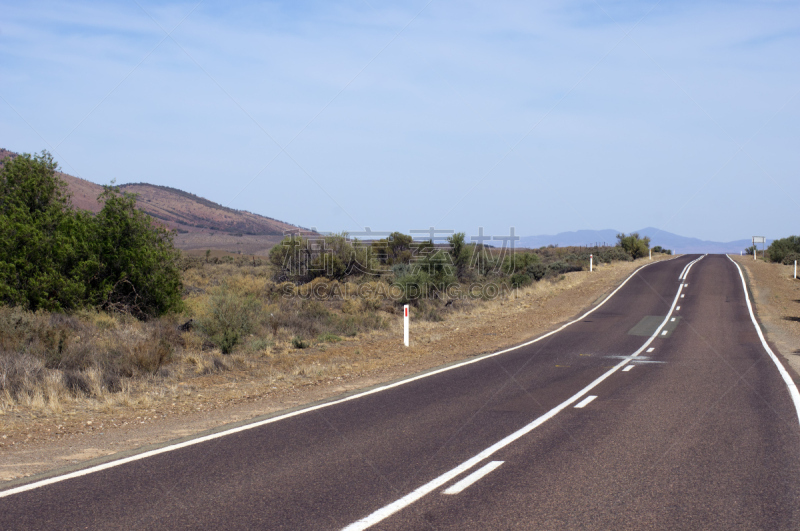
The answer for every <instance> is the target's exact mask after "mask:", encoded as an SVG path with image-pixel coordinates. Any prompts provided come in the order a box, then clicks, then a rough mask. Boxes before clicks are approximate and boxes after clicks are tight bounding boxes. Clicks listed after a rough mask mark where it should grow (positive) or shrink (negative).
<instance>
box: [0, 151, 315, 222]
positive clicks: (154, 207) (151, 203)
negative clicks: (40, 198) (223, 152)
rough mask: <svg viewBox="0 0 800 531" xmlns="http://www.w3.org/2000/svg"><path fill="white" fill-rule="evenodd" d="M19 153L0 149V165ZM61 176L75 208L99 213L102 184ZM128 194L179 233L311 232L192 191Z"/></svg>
mask: <svg viewBox="0 0 800 531" xmlns="http://www.w3.org/2000/svg"><path fill="white" fill-rule="evenodd" d="M16 156H17V153H14V152H13V151H8V150H6V149H0V164H2V160H3V159H5V158H6V157H10V158H14V157H16ZM59 176H60V177H61V178H62V179H63V180H64V181H65V182H66V183H67V185H68V187H69V192H70V194H71V196H72V197H71V198H72V204H73V206H74V207H75V208H80V209H83V210H89V211H91V212H99V211H100V208H101V206H100V204H99V203H98V202H97V196H99V195H100V193H101V192H102V191H103V187H102V186H100V185H99V184H95V183H93V182H89V181H86V180H84V179H81V178H79V177H73V176H72V175H68V174H66V173H60V172H59ZM119 189H120V190H122V191H124V192H131V193H136V194H139V197H138V199H137V206H138V207H139V208H140V209H141V210H143V211H144V212H146V213H148V214H150V215H151V216H152V217H154V218H156V219H157V220H159V221H161V222H162V223H163V224H164V225H166V226H167V227H169V228H171V229H175V230H177V231H178V232H179V233H215V234H216V233H221V234H229V235H235V236H240V235H245V234H248V235H258V236H282V235H283V234H284V233H285V231H291V232H296V231H299V230H301V231H302V232H308V231H307V229H304V228H303V227H298V226H296V225H291V224H289V223H286V222H283V221H279V220H277V219H273V218H270V217H267V216H261V215H258V214H253V213H252V212H247V211H245V210H236V209H233V208H228V207H225V206H223V205H220V204H218V203H215V202H213V201H209V200H208V199H204V198H202V197H198V196H196V195H194V194H191V193H189V192H184V191H183V190H178V189H177V188H170V187H168V186H158V185H155V184H147V183H133V184H121V185H119Z"/></svg>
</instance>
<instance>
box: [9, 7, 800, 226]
mask: <svg viewBox="0 0 800 531" xmlns="http://www.w3.org/2000/svg"><path fill="white" fill-rule="evenodd" d="M0 12H2V13H3V17H2V18H0V98H1V99H0V147H5V148H7V149H11V150H13V151H18V152H38V151H40V150H42V149H47V150H49V151H51V152H52V153H53V154H54V155H55V157H56V159H57V160H58V161H59V162H60V164H61V166H62V168H63V170H64V171H66V172H67V173H71V174H73V175H78V176H80V177H83V178H85V179H88V180H90V181H94V182H97V183H108V182H110V181H111V179H116V180H117V182H118V183H125V182H142V181H143V182H149V183H153V184H162V185H167V186H173V187H177V188H181V189H183V190H187V191H190V192H192V193H195V194H198V195H201V196H204V197H207V198H209V199H212V200H214V201H217V202H220V203H222V204H224V205H228V206H231V207H233V208H240V209H245V210H249V211H252V212H256V213H260V214H264V215H268V216H271V217H274V218H278V219H281V220H285V221H289V222H292V223H296V224H300V225H303V226H306V227H312V226H313V227H317V228H318V229H320V230H326V231H341V230H348V231H356V230H359V229H361V228H363V227H365V226H368V227H370V228H372V230H401V231H404V232H408V231H409V230H412V229H424V228H427V227H430V226H435V227H437V228H442V229H454V230H463V231H466V232H468V233H475V232H476V230H477V227H484V228H485V230H486V231H487V232H488V233H490V234H504V233H507V232H508V228H509V227H512V226H513V227H515V230H516V233H517V234H521V235H534V234H548V233H556V232H561V231H568V230H578V229H607V228H613V229H617V230H623V231H630V230H634V229H638V228H642V227H645V226H655V227H659V228H661V229H663V230H666V231H669V232H674V233H678V234H683V235H686V236H694V237H698V238H702V239H711V240H718V241H720V240H721V241H726V240H734V239H740V238H748V237H750V236H752V235H754V234H759V235H761V234H763V235H766V236H769V237H770V238H773V237H781V236H787V235H789V234H797V233H798V232H800V231H799V230H798V213H799V212H800V179H798V175H797V173H798V167H800V164H799V163H800V149H798V147H799V146H800V129H799V126H798V124H800V96H799V95H798V91H800V54H798V53H797V51H798V50H800V3H798V2H780V1H775V2H670V1H666V0H663V1H661V2H626V1H620V2H608V1H607V0H597V1H594V0H591V1H578V2H571V1H562V2H536V3H527V2H491V3H485V2H474V3H465V2H459V3H455V2H445V1H439V0H433V1H430V2H428V1H427V0H423V1H412V2H405V3H387V2H379V1H378V0H360V1H354V2H341V3H335V2H285V3H284V2H275V3H270V2H253V3H249V4H248V3H237V4H236V5H234V6H232V7H231V6H229V5H227V4H224V3H216V2H211V1H204V2H201V3H196V2H187V3H161V2H158V3H150V2H141V1H140V2H138V3H137V2H135V1H130V2H106V3H100V2H86V3H81V2H69V3H48V2H30V3H18V2H14V3H10V2H0Z"/></svg>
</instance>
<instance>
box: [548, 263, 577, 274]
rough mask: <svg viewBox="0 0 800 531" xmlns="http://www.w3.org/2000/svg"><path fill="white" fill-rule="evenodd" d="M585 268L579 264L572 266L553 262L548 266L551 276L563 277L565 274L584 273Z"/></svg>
mask: <svg viewBox="0 0 800 531" xmlns="http://www.w3.org/2000/svg"><path fill="white" fill-rule="evenodd" d="M582 270H583V267H582V266H580V265H578V264H570V263H568V262H563V261H560V260H559V261H558V262H553V263H551V264H547V273H548V274H549V275H552V276H555V275H563V274H564V273H570V272H572V271H582Z"/></svg>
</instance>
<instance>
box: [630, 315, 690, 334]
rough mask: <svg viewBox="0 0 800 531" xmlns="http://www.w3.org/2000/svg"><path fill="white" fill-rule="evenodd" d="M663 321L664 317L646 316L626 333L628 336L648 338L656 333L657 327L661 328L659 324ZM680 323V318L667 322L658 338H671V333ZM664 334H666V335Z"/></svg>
mask: <svg viewBox="0 0 800 531" xmlns="http://www.w3.org/2000/svg"><path fill="white" fill-rule="evenodd" d="M664 319H665V317H664V316H659V315H648V316H647V317H645V318H644V319H642V320H641V321H639V323H638V324H637V325H636V326H634V327H633V328H631V329H630V330H629V331H628V335H630V336H642V337H650V336H652V335H653V334H655V333H656V330H658V327H659V326H661V323H663V322H664ZM680 322H681V318H680V317H675V318H674V321H673V320H669V321H667V324H665V325H664V328H663V329H662V332H661V334H659V335H658V337H663V338H666V337H669V336H671V335H672V332H673V331H675V329H676V328H677V327H678V323H680ZM664 332H666V334H665V333H664Z"/></svg>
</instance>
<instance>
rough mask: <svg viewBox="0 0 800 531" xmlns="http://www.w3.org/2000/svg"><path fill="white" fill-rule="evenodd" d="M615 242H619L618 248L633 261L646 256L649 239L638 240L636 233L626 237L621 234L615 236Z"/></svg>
mask: <svg viewBox="0 0 800 531" xmlns="http://www.w3.org/2000/svg"><path fill="white" fill-rule="evenodd" d="M617 240H619V246H620V247H622V248H623V249H624V250H625V252H626V253H628V254H629V255H631V258H633V259H634V260H635V259H637V258H642V257H644V256H647V255H648V249H649V247H650V238H648V237H647V236H645V237H644V238H640V237H639V233H638V232H633V233H631V234H630V235H628V236H626V235H625V234H624V233H622V234H617Z"/></svg>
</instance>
